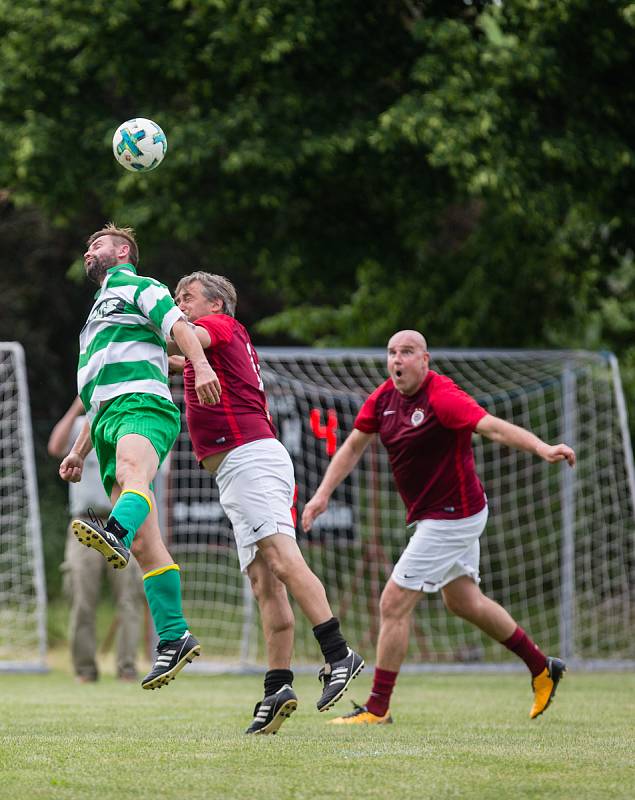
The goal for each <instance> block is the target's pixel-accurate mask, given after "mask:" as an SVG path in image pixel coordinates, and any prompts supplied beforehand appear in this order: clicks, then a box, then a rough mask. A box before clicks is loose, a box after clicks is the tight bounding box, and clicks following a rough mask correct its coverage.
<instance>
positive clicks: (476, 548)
mask: <svg viewBox="0 0 635 800" xmlns="http://www.w3.org/2000/svg"><path fill="white" fill-rule="evenodd" d="M487 517H488V508H487V506H485V508H484V509H483V510H482V511H479V512H478V514H474V515H473V516H471V517H465V518H464V519H423V520H420V521H419V522H416V523H415V526H416V527H415V532H414V533H413V534H412V536H411V537H410V541H409V542H408V545H407V547H406V549H405V550H404V551H403V553H402V555H401V557H400V559H399V561H397V563H396V564H395V568H394V569H393V571H392V575H391V578H392V579H393V581H394V582H395V583H396V584H397V586H401V587H402V588H403V589H412V590H413V591H416V592H438V591H439V589H442V588H443V587H444V586H446V585H447V584H448V583H450V581H453V580H455V579H456V578H460V577H461V575H467V576H468V577H470V578H472V580H473V581H474V583H477V584H478V583H480V582H481V578H480V576H479V572H478V564H479V558H480V545H479V539H480V536H481V534H482V533H483V531H484V530H485V525H486V524H487Z"/></svg>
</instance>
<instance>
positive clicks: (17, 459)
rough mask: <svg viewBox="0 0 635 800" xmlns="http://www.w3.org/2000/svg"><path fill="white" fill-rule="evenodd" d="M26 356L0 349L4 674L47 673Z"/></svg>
mask: <svg viewBox="0 0 635 800" xmlns="http://www.w3.org/2000/svg"><path fill="white" fill-rule="evenodd" d="M36 475H37V473H36V469H35V458H34V454H33V437H32V432H31V414H30V405H29V394H28V389H27V383H26V370H25V366H24V351H23V349H22V346H21V345H20V344H18V343H17V342H2V343H0V672H2V671H9V670H11V671H13V670H15V671H43V670H45V669H46V665H45V656H46V592H45V588H44V567H43V559H42V544H41V535H40V512H39V506H38V495H37V483H36Z"/></svg>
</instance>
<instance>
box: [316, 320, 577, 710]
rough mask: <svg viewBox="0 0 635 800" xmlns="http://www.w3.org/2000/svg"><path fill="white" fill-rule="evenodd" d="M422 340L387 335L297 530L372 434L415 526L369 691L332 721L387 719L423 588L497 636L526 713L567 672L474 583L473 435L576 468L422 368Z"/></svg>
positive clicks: (410, 334)
mask: <svg viewBox="0 0 635 800" xmlns="http://www.w3.org/2000/svg"><path fill="white" fill-rule="evenodd" d="M429 363H430V355H429V353H428V348H427V344H426V340H425V339H424V337H423V336H422V335H421V334H420V333H419V332H418V331H410V330H404V331H399V332H398V333H396V334H395V335H394V336H393V337H392V338H391V339H390V341H389V342H388V372H389V375H390V377H389V378H388V380H387V381H385V383H383V384H382V385H381V386H379V388H378V389H376V390H375V391H374V392H373V393H372V394H371V395H370V397H368V399H367V400H366V402H365V403H364V404H363V405H362V407H361V409H360V411H359V413H358V415H357V418H356V420H355V425H354V430H353V431H352V432H351V434H350V435H349V436H348V438H347V439H346V441H345V442H344V444H343V445H342V447H341V448H340V449H339V451H338V452H337V453H336V454H335V456H334V458H333V460H332V461H331V463H330V464H329V466H328V469H327V471H326V473H325V475H324V479H323V480H322V483H321V484H320V486H319V487H318V489H317V491H316V493H315V495H314V496H313V497H312V499H311V500H310V501H309V502H308V503H307V504H306V506H305V508H304V511H303V514H302V524H303V527H304V530H306V531H308V530H310V529H311V526H312V525H313V521H314V520H315V518H316V517H317V516H319V514H321V513H322V512H323V511H325V509H326V507H327V505H328V501H329V498H330V497H331V495H332V493H333V491H334V489H335V488H336V486H338V485H339V483H340V482H341V481H342V480H344V478H346V477H347V475H349V473H350V472H351V471H352V470H353V468H354V467H355V465H356V464H357V462H358V461H359V459H360V458H361V456H362V454H363V452H364V450H365V449H366V447H368V445H369V444H370V442H371V441H372V440H373V438H374V437H375V436H376V435H379V438H380V440H381V442H382V444H383V445H384V446H385V447H386V450H387V452H388V456H389V460H390V465H391V468H392V472H393V475H394V478H395V483H396V485H397V488H398V490H399V493H400V495H401V497H402V499H403V501H404V503H405V505H406V508H407V512H408V513H407V522H408V524H409V525H410V526H412V527H414V533H413V535H412V537H411V539H410V541H409V543H408V545H407V546H406V549H405V550H404V552H403V554H402V555H401V557H400V559H399V560H398V562H397V564H396V565H395V567H394V569H393V572H392V575H391V577H390V578H389V579H388V582H387V584H386V586H385V588H384V591H383V592H382V596H381V600H380V629H379V638H378V641H377V658H376V667H375V675H374V680H373V688H372V691H371V694H370V697H369V698H368V700H367V702H366V704H365V705H364V706H356V707H355V710H354V711H352V712H351V713H350V714H346V715H344V716H342V717H337V718H335V719H333V720H331V722H332V723H335V724H343V725H355V724H371V725H372V724H385V723H388V722H392V717H391V714H390V710H389V704H390V697H391V695H392V691H393V688H394V686H395V682H396V680H397V676H398V674H399V670H400V668H401V664H402V663H403V660H404V658H405V657H406V653H407V650H408V638H409V631H410V622H411V617H412V612H413V610H414V608H415V606H416V604H417V603H418V601H419V599H420V598H421V594H422V593H431V592H437V591H441V595H442V597H443V601H444V603H445V606H446V608H447V609H448V610H449V611H450V612H452V613H453V614H456V615H457V616H459V617H462V618H463V619H466V620H467V621H468V622H471V623H472V624H473V625H475V626H476V627H478V628H480V629H481V630H482V631H483V632H484V633H486V634H487V635H488V636H490V637H492V638H493V639H495V640H496V641H498V642H500V643H501V644H502V645H503V646H505V647H506V648H508V649H509V650H511V651H512V652H514V653H515V654H516V655H517V656H518V657H519V658H521V659H522V660H523V661H524V662H525V664H526V665H527V667H528V669H529V671H530V672H531V676H532V688H533V691H534V702H533V705H532V708H531V711H530V712H529V715H530V717H531V718H532V719H534V718H535V717H537V716H539V715H540V714H542V713H543V711H545V709H546V708H547V706H548V705H549V703H550V702H551V700H552V698H553V696H554V694H555V691H556V687H557V685H558V683H559V681H560V679H561V677H562V675H563V673H564V672H565V669H566V667H565V664H564V662H563V661H561V660H560V659H559V658H553V657H547V656H545V655H544V654H543V653H542V651H541V650H540V649H539V648H538V647H537V645H536V644H535V643H534V642H533V641H532V640H531V639H530V638H529V636H528V635H527V634H526V633H525V631H524V630H523V629H522V628H521V627H520V626H519V625H518V624H517V623H516V622H515V621H514V620H513V619H512V617H511V616H510V615H509V613H508V612H507V611H506V610H505V609H504V608H503V607H502V606H500V605H499V604H498V603H496V602H494V601H493V600H491V599H490V598H488V597H486V596H485V595H484V594H483V593H482V592H481V590H480V589H479V582H480V577H479V572H478V567H479V554H480V550H479V538H480V536H481V534H482V533H483V531H484V529H485V525H486V522H487V514H488V511H487V497H486V496H485V492H484V490H483V486H482V485H481V482H480V480H479V478H478V475H477V474H476V469H475V465H474V456H473V453H472V434H473V433H474V432H475V433H478V434H481V435H482V436H486V437H487V438H489V439H492V440H493V441H495V442H499V443H501V444H505V445H507V446H508V447H515V448H518V449H520V450H525V451H527V452H529V453H534V454H535V455H537V456H538V457H540V458H542V459H544V460H545V461H547V462H549V463H556V462H559V461H566V462H567V463H568V464H569V466H571V467H573V466H575V453H574V452H573V450H572V449H571V448H570V447H568V446H567V445H566V444H557V445H548V444H546V443H545V442H543V441H542V440H541V439H539V438H538V437H537V436H534V434H533V433H530V432H529V431H527V430H525V429H524V428H521V427H519V426H517V425H512V424H511V423H509V422H505V421H504V420H502V419H499V418H498V417H495V416H493V415H492V414H488V413H487V411H486V410H485V409H484V408H482V407H481V406H479V404H478V403H477V402H476V401H475V400H473V399H472V398H471V397H470V396H469V395H467V394H466V393H465V392H464V391H462V390H461V389H460V388H459V387H458V386H457V385H456V384H455V383H454V381H452V380H450V379H449V378H446V377H444V376H442V375H439V374H437V373H436V372H434V371H433V370H431V369H430V366H429Z"/></svg>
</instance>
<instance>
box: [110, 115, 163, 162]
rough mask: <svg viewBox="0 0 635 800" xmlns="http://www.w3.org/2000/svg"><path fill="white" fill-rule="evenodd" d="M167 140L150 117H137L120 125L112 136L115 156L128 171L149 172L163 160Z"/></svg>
mask: <svg viewBox="0 0 635 800" xmlns="http://www.w3.org/2000/svg"><path fill="white" fill-rule="evenodd" d="M167 149H168V140H167V139H166V138H165V134H164V133H163V131H162V130H161V128H160V127H159V126H158V125H157V124H156V122H152V120H151V119H144V118H143V117H137V118H136V119H129V120H128V121H127V122H124V123H123V124H122V125H120V126H119V127H118V128H117V130H116V131H115V135H114V136H113V137H112V152H113V153H114V154H115V158H116V159H117V161H118V162H119V163H120V164H121V166H122V167H124V168H125V169H129V170H130V172H150V170H151V169H156V168H157V167H158V166H159V164H160V163H161V162H162V161H163V158H164V156H165V154H166V152H167Z"/></svg>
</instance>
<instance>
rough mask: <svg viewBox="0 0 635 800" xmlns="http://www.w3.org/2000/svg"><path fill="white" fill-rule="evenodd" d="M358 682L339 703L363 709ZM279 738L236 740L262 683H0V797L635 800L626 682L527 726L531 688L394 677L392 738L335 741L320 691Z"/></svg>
mask: <svg viewBox="0 0 635 800" xmlns="http://www.w3.org/2000/svg"><path fill="white" fill-rule="evenodd" d="M370 677H371V675H370V672H368V673H363V676H362V677H360V678H359V679H358V680H357V681H356V682H355V683H354V684H353V690H352V691H351V692H349V694H347V695H346V697H345V699H344V700H342V701H341V702H340V704H339V705H338V706H337V708H339V709H341V710H344V711H346V710H348V708H350V704H349V697H352V698H355V699H357V700H359V701H360V702H363V701H364V700H365V698H366V694H367V691H368V689H369V687H370ZM295 685H296V689H297V691H298V694H299V697H300V706H299V708H298V711H297V712H296V713H295V714H294V715H293V716H292V717H291V719H290V720H288V721H287V722H286V723H285V724H284V725H283V727H282V728H281V730H280V732H279V734H278V735H276V736H257V737H246V736H245V735H244V734H243V732H242V731H243V729H244V727H245V726H246V725H247V724H248V722H249V721H250V714H251V710H252V706H253V703H254V702H255V701H256V700H257V699H258V696H259V692H260V688H261V681H260V678H258V677H253V676H244V677H243V676H210V677H207V676H188V675H186V674H185V673H183V674H182V675H181V676H180V677H179V678H178V679H177V680H176V681H175V682H173V683H172V684H170V686H169V687H167V688H164V689H161V690H160V691H155V692H144V691H142V690H141V689H140V687H139V686H138V684H121V683H119V682H117V681H115V680H114V679H113V678H111V677H105V678H103V679H102V680H100V681H99V683H97V684H92V685H81V686H80V685H77V684H76V683H75V682H74V681H73V679H72V678H71V677H70V675H69V674H68V672H67V671H66V670H64V669H55V670H54V671H53V672H51V673H50V674H49V675H46V676H26V675H25V676H17V675H0V688H1V696H2V716H1V721H0V798H2V800H5V798H6V799H7V800H8V798H11V799H12V800H23V799H24V800H27V799H28V800H32V799H35V798H61V799H63V800H75V799H76V798H78V799H79V798H82V799H83V798H98V799H99V800H127V798H130V800H132V799H133V798H134V800H144V799H145V798H157V800H173V798H174V800H176V798H179V799H181V798H183V800H185V798H187V800H199V798H200V799H201V800H202V799H203V798H246V799H249V798H280V800H286V799H287V798H289V799H291V798H293V799H294V800H295V799H296V798H297V800H300V799H301V798H302V799H304V798H307V800H311V799H312V798H338V797H351V798H399V799H400V800H401V799H403V800H408V798H417V800H426V799H427V798H435V799H437V798H469V800H481V799H485V798H487V799H488V800H489V798H492V799H493V798H505V799H506V798H514V800H516V799H521V798H541V799H542V798H549V800H567V799H568V798H571V800H573V799H574V798H575V799H576V800H581V799H582V800H584V799H586V798H589V799H590V798H597V799H598V800H606V799H607V798H612V799H613V798H615V799H617V798H624V800H627V798H628V800H632V798H633V797H635V772H634V766H633V764H634V753H635V725H634V722H635V714H634V712H635V675H633V674H583V673H580V674H571V673H569V674H568V675H567V676H566V678H565V680H564V681H563V683H562V684H561V685H560V688H559V691H558V697H557V699H556V701H555V702H554V704H553V706H552V707H551V708H550V709H549V710H548V711H547V712H546V714H544V715H543V716H542V717H541V718H539V719H538V720H535V721H533V722H532V721H530V720H529V718H528V710H529V706H530V701H531V692H530V689H529V680H528V678H527V677H526V676H525V675H520V674H515V675H508V674H505V675H500V676H495V675H476V676H475V675H451V676H450V675H403V676H401V678H400V680H399V683H398V691H397V695H396V698H395V701H394V704H393V708H392V711H393V715H394V717H395V724H394V725H391V726H381V727H376V728H357V727H355V728H353V729H351V728H340V727H335V726H328V725H326V724H325V717H326V718H328V717H329V716H334V714H333V712H330V714H328V715H321V714H318V713H317V711H315V708H314V703H315V700H316V699H317V696H318V694H319V687H318V682H317V680H316V678H315V677H311V676H306V675H302V676H300V677H298V678H297V679H296V684H295Z"/></svg>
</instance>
